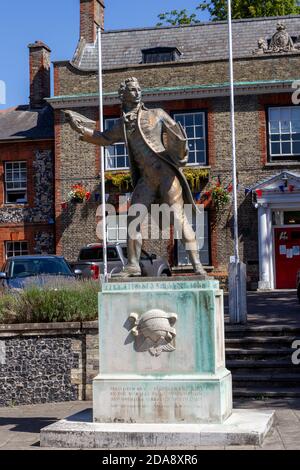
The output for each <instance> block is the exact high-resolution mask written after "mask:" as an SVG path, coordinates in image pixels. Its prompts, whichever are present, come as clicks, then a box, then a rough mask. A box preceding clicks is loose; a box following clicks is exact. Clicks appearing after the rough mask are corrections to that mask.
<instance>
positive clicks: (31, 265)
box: [0, 255, 81, 289]
mask: <svg viewBox="0 0 300 470" xmlns="http://www.w3.org/2000/svg"><path fill="white" fill-rule="evenodd" d="M76 274H78V275H79V274H81V273H79V272H78V271H75V272H74V271H72V269H71V267H70V266H69V264H68V263H67V261H66V260H65V259H64V258H63V257H62V256H54V255H26V256H25V255H24V256H13V257H11V258H8V259H7V260H6V263H5V264H4V266H3V267H2V272H0V285H2V286H3V287H8V288H12V289H23V288H24V287H25V286H26V285H28V284H35V285H39V286H42V285H45V284H46V283H48V282H49V281H50V280H52V281H53V278H54V277H59V279H60V280H61V279H62V278H63V279H64V280H66V281H73V280H74V279H75V278H76Z"/></svg>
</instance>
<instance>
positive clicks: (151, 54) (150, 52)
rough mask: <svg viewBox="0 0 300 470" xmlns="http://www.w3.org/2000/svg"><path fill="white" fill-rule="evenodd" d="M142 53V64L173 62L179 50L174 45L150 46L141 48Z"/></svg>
mask: <svg viewBox="0 0 300 470" xmlns="http://www.w3.org/2000/svg"><path fill="white" fill-rule="evenodd" d="M142 54H143V64H153V63H157V62H175V61H176V60H178V59H179V57H180V56H181V52H180V51H179V50H178V49H177V48H176V47H152V48H151V49H143V50H142Z"/></svg>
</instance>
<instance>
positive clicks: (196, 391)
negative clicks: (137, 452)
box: [41, 278, 274, 449]
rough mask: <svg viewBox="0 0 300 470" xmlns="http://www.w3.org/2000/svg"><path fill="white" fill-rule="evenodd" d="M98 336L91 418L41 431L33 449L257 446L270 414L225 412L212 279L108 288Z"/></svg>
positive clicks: (226, 380) (228, 404) (227, 392)
mask: <svg viewBox="0 0 300 470" xmlns="http://www.w3.org/2000/svg"><path fill="white" fill-rule="evenodd" d="M99 338H100V373H99V375H98V376H97V377H96V378H95V380H94V384H93V420H92V418H91V417H90V416H89V415H86V414H81V415H78V416H71V417H69V418H67V419H65V420H61V421H59V422H58V423H54V424H52V425H50V426H48V427H46V428H44V429H42V431H41V446H42V447H53V446H54V447H60V448H116V447H118V448H122V449H123V448H128V447H129V448H132V447H135V448H139V447H144V448H145V447H146V448H147V447H151V448H152V447H156V448H162V449H165V448H166V447H168V446H176V447H185V446H200V445H210V446H211V445H223V446H224V445H230V444H235V445H238V444H241V445H245V444H255V445H260V444H262V442H263V439H264V437H265V435H266V433H267V432H268V431H269V429H270V428H271V426H272V423H273V417H274V413H273V412H272V411H265V412H262V411H256V410H234V412H232V385H231V374H230V372H229V371H228V370H227V369H226V367H225V350H224V318H223V294H222V291H220V290H219V284H218V282H217V281H214V280H209V281H200V280H199V278H198V279H197V278H188V279H185V278H183V279H182V278H180V279H176V280H174V279H170V280H169V279H163V280H161V279H155V280H151V279H144V280H140V279H139V280H138V281H137V280H131V281H124V282H109V283H108V284H105V285H103V286H102V292H101V293H100V294H99Z"/></svg>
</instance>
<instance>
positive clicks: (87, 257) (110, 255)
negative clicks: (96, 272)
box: [79, 246, 119, 261]
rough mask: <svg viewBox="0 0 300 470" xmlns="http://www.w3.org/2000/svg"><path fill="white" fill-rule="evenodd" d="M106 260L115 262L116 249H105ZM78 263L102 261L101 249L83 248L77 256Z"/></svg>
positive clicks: (116, 258)
mask: <svg viewBox="0 0 300 470" xmlns="http://www.w3.org/2000/svg"><path fill="white" fill-rule="evenodd" d="M107 259H108V261H115V260H118V259H119V255H118V251H117V250H116V248H114V247H108V248H107ZM79 261H103V248H102V247H98V246H97V247H96V246H93V247H88V248H83V249H82V250H81V251H80V254H79Z"/></svg>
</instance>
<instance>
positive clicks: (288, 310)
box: [224, 290, 300, 328]
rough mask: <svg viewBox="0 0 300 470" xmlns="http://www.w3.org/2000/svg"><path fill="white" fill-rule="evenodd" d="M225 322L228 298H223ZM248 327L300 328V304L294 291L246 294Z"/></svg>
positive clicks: (227, 319) (226, 319)
mask: <svg viewBox="0 0 300 470" xmlns="http://www.w3.org/2000/svg"><path fill="white" fill-rule="evenodd" d="M224 304H225V305H224V313H225V321H226V323H228V321H229V318H228V296H227V295H225V296H224ZM247 306H248V326H255V325H258V324H259V325H265V326H271V325H286V326H294V327H299V328H300V304H299V302H298V298H297V295H296V290H280V291H276V290H275V291H271V292H247Z"/></svg>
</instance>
